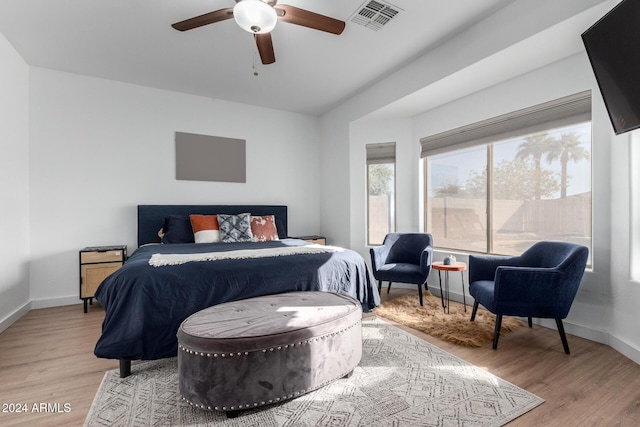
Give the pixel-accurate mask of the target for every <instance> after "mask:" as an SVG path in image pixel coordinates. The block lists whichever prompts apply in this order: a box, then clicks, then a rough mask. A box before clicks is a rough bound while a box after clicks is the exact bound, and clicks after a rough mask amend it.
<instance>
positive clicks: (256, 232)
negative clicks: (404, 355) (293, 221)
mask: <svg viewBox="0 0 640 427" xmlns="http://www.w3.org/2000/svg"><path fill="white" fill-rule="evenodd" d="M251 233H252V234H253V241H254V242H268V241H271V240H279V239H278V229H277V228H276V218H275V217H274V216H273V215H264V216H252V217H251Z"/></svg>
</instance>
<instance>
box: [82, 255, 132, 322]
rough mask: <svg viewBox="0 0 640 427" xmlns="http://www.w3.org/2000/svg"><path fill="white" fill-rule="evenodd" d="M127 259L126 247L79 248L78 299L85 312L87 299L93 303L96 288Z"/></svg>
mask: <svg viewBox="0 0 640 427" xmlns="http://www.w3.org/2000/svg"><path fill="white" fill-rule="evenodd" d="M126 260H127V247H126V246H125V245H120V246H94V247H87V248H84V249H81V250H80V299H81V300H82V301H83V302H84V312H85V313H86V312H87V301H88V302H89V303H90V304H93V297H94V295H95V293H96V289H98V286H99V285H100V283H102V281H103V280H104V279H105V278H106V277H107V276H108V275H110V274H111V273H113V272H114V271H116V270H117V269H119V268H120V267H122V264H124V262H125V261H126Z"/></svg>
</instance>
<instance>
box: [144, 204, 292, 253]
mask: <svg viewBox="0 0 640 427" xmlns="http://www.w3.org/2000/svg"><path fill="white" fill-rule="evenodd" d="M244 212H249V213H251V214H252V215H274V216H275V217H276V221H277V222H278V223H279V224H278V225H279V226H280V227H282V228H283V231H284V233H285V235H286V233H287V207H286V206H283V205H138V246H142V245H144V244H147V243H160V237H158V231H159V230H160V229H161V228H162V225H163V224H164V219H165V217H167V216H168V215H189V214H201V215H215V214H240V213H244Z"/></svg>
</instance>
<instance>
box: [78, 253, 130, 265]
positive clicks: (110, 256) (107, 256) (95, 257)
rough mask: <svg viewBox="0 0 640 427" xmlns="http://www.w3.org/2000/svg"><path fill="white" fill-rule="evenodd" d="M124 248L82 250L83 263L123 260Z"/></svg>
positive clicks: (81, 261) (81, 259) (81, 258)
mask: <svg viewBox="0 0 640 427" xmlns="http://www.w3.org/2000/svg"><path fill="white" fill-rule="evenodd" d="M123 258H124V257H123V256H122V250H116V251H104V252H98V251H95V252H80V263H81V264H94V263H99V262H118V261H119V262H122V260H123Z"/></svg>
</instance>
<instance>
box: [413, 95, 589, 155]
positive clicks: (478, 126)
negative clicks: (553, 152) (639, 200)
mask: <svg viewBox="0 0 640 427" xmlns="http://www.w3.org/2000/svg"><path fill="white" fill-rule="evenodd" d="M590 120H591V91H585V92H580V93H577V94H575V95H570V96H566V97H564V98H560V99H556V100H553V101H549V102H545V103H543V104H539V105H535V106H533V107H529V108H524V109H522V110H518V111H513V112H510V113H508V114H504V115H501V116H498V117H493V118H491V119H487V120H483V121H481V122H477V123H473V124H470V125H467V126H462V127H459V128H456V129H452V130H449V131H446V132H442V133H439V134H436V135H432V136H427V137H425V138H421V139H420V145H421V157H427V156H431V155H434V154H440V153H443V152H447V151H452V150H458V149H462V148H468V147H472V146H475V145H480V144H486V143H488V142H493V141H500V140H505V139H509V138H514V137H518V136H522V135H528V134H532V133H536V132H540V131H545V130H548V129H552V128H556V127H562V126H568V125H572V124H576V123H582V122H586V121H590Z"/></svg>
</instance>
